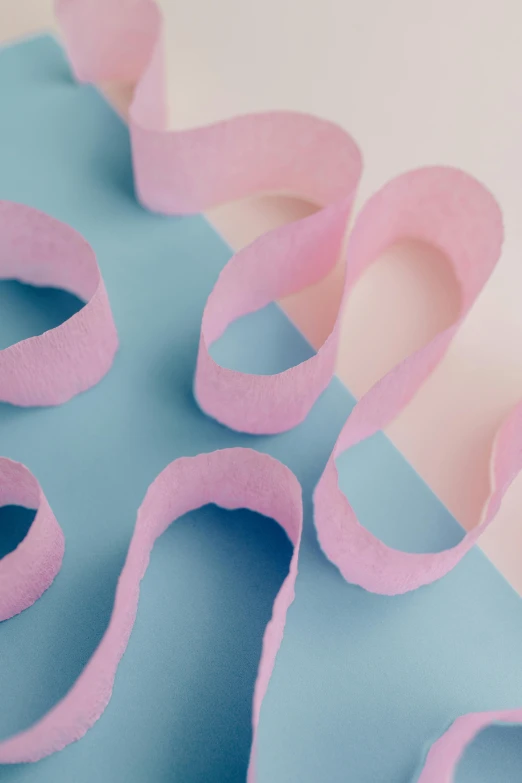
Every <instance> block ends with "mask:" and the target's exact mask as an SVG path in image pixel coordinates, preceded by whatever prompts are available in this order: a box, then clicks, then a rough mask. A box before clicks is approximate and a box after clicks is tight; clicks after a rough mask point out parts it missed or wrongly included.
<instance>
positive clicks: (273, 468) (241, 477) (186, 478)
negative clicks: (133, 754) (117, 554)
mask: <svg viewBox="0 0 522 783" xmlns="http://www.w3.org/2000/svg"><path fill="white" fill-rule="evenodd" d="M4 463H5V464H4ZM4 463H0V469H2V473H1V476H0V477H1V478H2V480H3V484H4V487H5V489H4V490H3V496H2V499H3V498H4V495H5V498H6V502H9V503H13V502H18V503H21V504H22V505H26V504H28V505H29V506H31V504H33V503H35V501H36V502H37V504H38V512H37V515H36V518H35V520H34V523H33V525H32V527H31V532H30V534H29V535H28V536H27V537H26V538H25V539H24V541H23V544H22V546H19V547H17V549H15V550H14V552H11V553H10V554H9V555H8V556H7V557H6V558H5V559H4V560H2V561H1V564H0V565H1V566H2V567H3V568H4V571H0V585H1V586H2V587H3V592H2V602H1V603H0V612H2V615H3V616H2V615H0V617H1V619H6V618H7V617H10V616H12V615H13V614H14V613H15V612H19V611H21V610H22V609H26V608H27V607H28V606H29V605H30V604H32V603H33V602H34V601H35V600H36V599H37V598H39V597H40V595H41V593H42V581H46V582H47V584H46V585H45V587H46V586H48V583H50V582H51V581H52V579H53V578H54V576H55V574H56V572H57V571H58V570H59V567H60V564H61V560H62V556H63V536H62V533H61V530H60V528H59V527H58V525H57V523H56V520H55V518H54V517H53V515H52V512H51V510H50V508H49V506H48V504H47V502H46V500H45V498H44V497H43V494H42V492H41V490H40V488H39V486H38V484H37V483H36V482H35V480H34V478H33V477H32V476H31V474H30V473H29V471H28V470H27V469H26V468H24V467H23V466H21V465H18V464H17V463H13V462H10V461H9V460H4ZM208 503H216V504H217V505H219V506H222V507H223V508H227V509H237V508H248V509H250V510H251V511H255V512H258V513H260V514H263V515H265V516H269V517H272V518H273V519H276V520H277V521H278V522H279V523H280V524H281V526H282V527H283V529H284V530H285V532H286V533H287V535H288V537H289V539H290V541H291V542H292V544H293V545H294V554H293V556H292V559H291V561H290V568H289V572H288V576H287V578H286V579H285V580H284V582H283V584H282V586H281V589H280V590H279V593H278V595H277V597H276V599H275V602H274V609H273V616H272V620H271V621H270V622H269V624H268V625H267V627H266V631H265V634H264V638H263V653H262V657H261V663H260V665H259V672H258V677H257V681H256V687H255V693H254V706H253V723H254V738H253V742H252V762H251V768H252V769H253V763H254V758H255V727H256V726H257V721H258V717H259V711H260V708H261V702H262V701H263V697H264V695H265V693H266V689H267V686H268V681H269V679H270V675H271V674H272V670H273V667H274V662H275V658H276V655H277V651H278V649H279V646H280V644H281V640H282V638H283V631H284V625H285V620H286V612H287V609H288V607H289V605H290V604H291V603H292V601H293V598H294V585H295V578H296V575H297V557H298V552H299V544H300V541H301V532H302V524H303V512H302V503H301V487H300V485H299V482H298V481H297V479H296V477H295V476H294V474H293V473H292V472H291V471H290V470H289V469H288V468H286V467H285V466H284V465H282V464H281V463H280V462H278V461H277V460H275V459H274V458H273V457H270V456H268V455H267V454H261V453H260V452H257V451H253V450H251V449H242V448H237V449H226V450H222V451H214V452H212V453H211V454H200V455H199V456H197V457H186V458H180V459H178V460H175V461H174V462H172V463H171V464H170V465H168V466H167V467H166V468H165V470H163V471H162V472H161V473H160V475H159V476H158V477H157V478H156V480H155V481H154V482H153V483H152V484H151V486H150V487H149V489H148V491H147V494H146V496H145V499H144V501H143V503H142V505H141V506H140V508H139V510H138V517H137V521H136V528H135V531H134V535H133V537H132V539H131V542H130V546H129V551H128V554H127V559H126V561H125V565H124V567H123V569H122V572H121V575H120V578H119V580H118V586H117V588H116V596H115V599H114V608H113V611H112V616H111V619H110V622H109V625H108V627H107V630H106V631H105V634H104V635H103V638H102V640H101V642H100V644H99V646H98V648H97V649H96V651H95V652H94V654H93V655H92V657H91V659H90V661H89V663H88V664H87V666H86V667H85V669H84V670H83V672H82V674H81V675H80V677H79V678H78V680H77V681H76V683H75V684H74V686H73V687H72V688H71V690H70V691H69V692H68V694H67V695H66V696H65V698H63V699H62V700H61V701H60V702H59V703H58V704H57V705H56V706H55V707H54V708H53V709H52V710H51V711H50V712H49V713H48V714H47V715H46V716H45V717H44V718H42V720H40V721H38V722H37V723H36V724H35V725H34V726H32V727H31V728H29V729H27V731H24V732H22V733H20V734H18V735H16V736H14V737H12V738H11V739H8V740H6V741H4V742H1V743H0V763H3V764H6V763H7V764H13V763H18V762H27V761H39V760H40V759H41V758H44V757H45V756H48V755H49V754H50V753H54V752H55V751H57V750H61V749H62V748H64V747H65V746H66V745H68V744H69V743H71V742H73V741H75V740H78V739H80V738H81V737H83V735H84V734H85V732H86V731H87V730H88V729H90V728H91V726H92V725H93V724H94V723H95V721H96V720H98V718H99V717H100V715H101V714H102V713H103V711H104V709H105V707H106V706H107V704H108V702H109V699H110V697H111V694H112V687H113V684H114V678H115V675H116V670H117V668H118V664H119V662H120V660H121V657H122V655H123V653H124V652H125V649H126V647H127V642H128V640H129V636H130V633H131V631H132V627H133V625H134V620H135V618H136V612H137V609H138V599H139V592H140V582H141V580H142V579H143V577H144V575H145V571H146V570H147V566H148V563H149V559H150V553H151V550H152V547H153V546H154V542H155V541H156V539H157V538H158V537H159V536H160V535H162V534H163V533H164V532H165V530H166V529H167V527H168V526H169V525H170V523H171V522H172V520H175V519H177V518H178V517H180V516H182V515H183V514H186V513H187V512H189V511H192V510H193V509H195V508H198V507H200V506H203V505H206V504H208ZM42 562H43V565H41V563H42ZM35 566H36V567H35ZM10 576H11V577H12V579H11V580H10V581H9V577H10ZM4 577H5V578H4ZM45 587H44V588H43V589H45ZM10 599H11V603H10V602H9V601H10ZM4 606H5V610H4ZM2 610H4V611H2ZM249 774H250V773H249ZM252 774H253V773H252Z"/></svg>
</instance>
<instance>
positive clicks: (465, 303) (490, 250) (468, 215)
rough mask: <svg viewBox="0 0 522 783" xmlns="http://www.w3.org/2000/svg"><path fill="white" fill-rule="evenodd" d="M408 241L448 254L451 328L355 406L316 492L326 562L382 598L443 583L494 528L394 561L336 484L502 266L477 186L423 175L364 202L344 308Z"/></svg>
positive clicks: (493, 209)
mask: <svg viewBox="0 0 522 783" xmlns="http://www.w3.org/2000/svg"><path fill="white" fill-rule="evenodd" d="M406 237H410V238H415V239H418V240H422V241H424V242H428V243H430V244H431V245H433V246H435V247H437V248H439V250H441V251H442V252H444V253H445V255H446V256H447V258H448V260H449V261H450V263H451V265H452V267H453V271H454V273H455V276H456V278H457V281H458V283H459V287H460V294H461V296H460V312H459V314H458V317H457V319H456V321H455V322H454V323H453V324H452V325H451V326H449V327H448V328H447V329H445V330H444V331H443V332H440V333H439V334H437V335H436V336H435V337H434V338H433V340H431V342H430V343H428V344H427V345H425V346H424V347H423V348H421V349H420V350H418V351H416V352H415V353H414V354H412V355H411V356H408V357H407V358H406V359H404V361H402V362H401V363H400V364H398V365H397V366H396V367H394V368H393V369H392V370H391V371H390V372H389V373H388V374H387V375H385V376H384V377H383V378H381V380H379V381H378V382H377V383H376V384H375V385H374V386H373V387H372V388H371V389H370V390H369V391H368V392H367V393H366V394H365V395H364V396H363V397H362V398H361V399H360V400H359V402H358V403H357V404H356V405H355V407H354V408H353V410H352V412H351V413H350V415H349V417H348V419H347V421H346V423H345V425H344V427H343V429H342V430H341V433H340V435H339V438H338V440H337V443H336V445H335V447H334V450H333V452H332V454H331V456H330V459H329V460H328V463H327V465H326V468H325V471H324V473H323V475H322V476H321V479H320V480H319V483H318V485H317V487H316V489H315V492H314V518H315V523H316V528H317V533H318V537H319V542H320V544H321V547H322V549H323V551H324V552H325V554H326V555H327V557H329V558H330V560H332V561H333V562H334V563H335V564H336V565H337V567H338V568H339V570H340V571H341V573H342V574H343V576H344V577H345V578H346V579H347V580H348V581H349V582H354V583H356V584H359V585H361V586H362V587H364V588H365V589H366V590H370V591H372V592H375V593H384V594H387V595H395V594H398V593H405V592H407V591H408V590H414V589H415V588H417V587H420V586H421V585H425V584H429V583H430V582H433V581H434V580H435V579H438V578H440V577H441V576H443V575H444V574H446V573H447V572H448V571H449V570H450V569H451V568H453V567H454V566H455V565H456V563H457V562H458V561H459V560H460V558H461V557H462V556H463V555H464V554H465V552H466V551H468V549H469V548H470V547H471V546H472V545H473V543H474V542H475V540H476V538H477V536H478V535H479V534H480V532H481V530H482V529H483V526H485V525H487V523H488V522H489V521H490V518H488V519H487V520H485V522H484V525H483V526H481V527H479V528H476V529H475V530H473V531H472V532H471V533H469V534H468V535H467V536H465V537H464V539H463V540H462V541H461V542H460V543H459V544H458V545H457V546H456V547H454V548H453V549H450V550H448V551H446V552H438V553H436V554H411V553H407V552H400V551H398V550H394V549H392V548H391V547H388V546H386V545H385V544H384V543H383V542H382V541H380V540H379V539H378V538H376V537H375V536H374V535H373V534H372V533H370V532H369V531H368V530H366V528H364V527H363V526H362V525H361V524H360V523H359V522H358V520H357V517H356V515H355V512H354V511H353V509H352V507H351V506H350V503H349V502H348V500H347V498H346V496H345V495H344V494H343V493H342V491H341V490H340V489H339V486H338V483H337V469H336V464H335V460H336V458H337V457H338V456H339V455H340V454H341V453H342V452H343V451H345V450H346V449H348V448H350V447H351V446H354V445H355V444H357V443H359V442H360V441H362V440H364V439H365V438H368V437H370V436H371V435H373V434H374V433H375V432H377V431H379V430H381V429H383V428H384V427H386V426H387V425H388V424H389V423H390V422H391V421H392V420H393V419H394V418H395V417H396V416H397V415H398V414H399V413H400V411H401V410H402V409H403V408H404V407H405V406H406V405H407V404H408V402H409V401H410V400H411V398H412V397H413V396H414V394H415V393H416V392H417V391H418V389H419V387H420V386H421V385H422V383H423V381H424V380H425V379H426V378H427V377H428V376H429V375H430V373H431V372H432V371H433V369H434V368H435V367H436V366H437V364H438V363H439V362H440V360H441V359H442V357H443V356H444V354H445V352H446V350H447V348H448V347H449V344H450V342H451V340H452V338H453V336H454V335H455V333H456V331H457V329H458V328H459V326H460V324H461V322H462V320H463V319H464V318H465V316H466V315H467V313H468V311H469V309H470V307H471V306H472V305H473V303H474V301H475V299H476V297H477V295H478V294H479V293H480V291H481V289H482V287H483V285H484V283H485V282H486V281H487V279H488V277H489V275H490V274H491V272H492V271H493V269H494V267H495V264H496V262H497V260H498V258H499V256H500V250H501V246H502V238H503V231H502V219H501V214H500V210H499V208H498V207H497V205H496V202H495V201H494V199H493V197H492V196H491V195H490V194H489V193H488V192H487V191H486V190H485V188H483V187H482V185H480V184H479V183H478V182H476V181H475V180H473V179H472V178H471V177H469V176H468V175H466V174H464V173H463V172H460V171H457V170H454V169H444V168H431V169H430V168H427V169H419V170H417V171H413V172H410V173H408V174H404V175H402V176H399V177H397V178H396V179H395V180H393V181H392V182H390V183H389V184H388V185H386V186H385V187H384V188H383V189H382V190H381V191H379V192H378V193H377V194H376V195H375V196H374V197H373V198H372V199H370V201H369V202H368V203H367V205H366V206H365V208H364V209H363V210H362V212H361V214H360V215H359V217H358V220H357V222H356V225H355V228H354V230H353V232H352V234H351V236H350V238H349V241H348V248H347V253H346V258H347V262H346V263H347V267H346V287H345V300H343V304H344V302H345V301H346V297H347V296H348V295H349V291H350V289H351V287H352V285H353V284H354V283H355V281H356V280H357V277H358V276H359V275H360V274H361V272H362V271H363V270H364V269H365V268H366V267H367V266H368V265H369V264H370V263H371V262H372V261H373V260H374V259H375V257H376V256H377V255H378V254H379V253H380V252H381V251H382V250H384V249H385V248H386V247H387V246H388V245H390V244H392V243H394V242H396V241H398V240H400V239H403V238H406ZM521 442H522V441H521ZM519 467H521V466H518V468H519ZM518 468H517V470H518Z"/></svg>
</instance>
